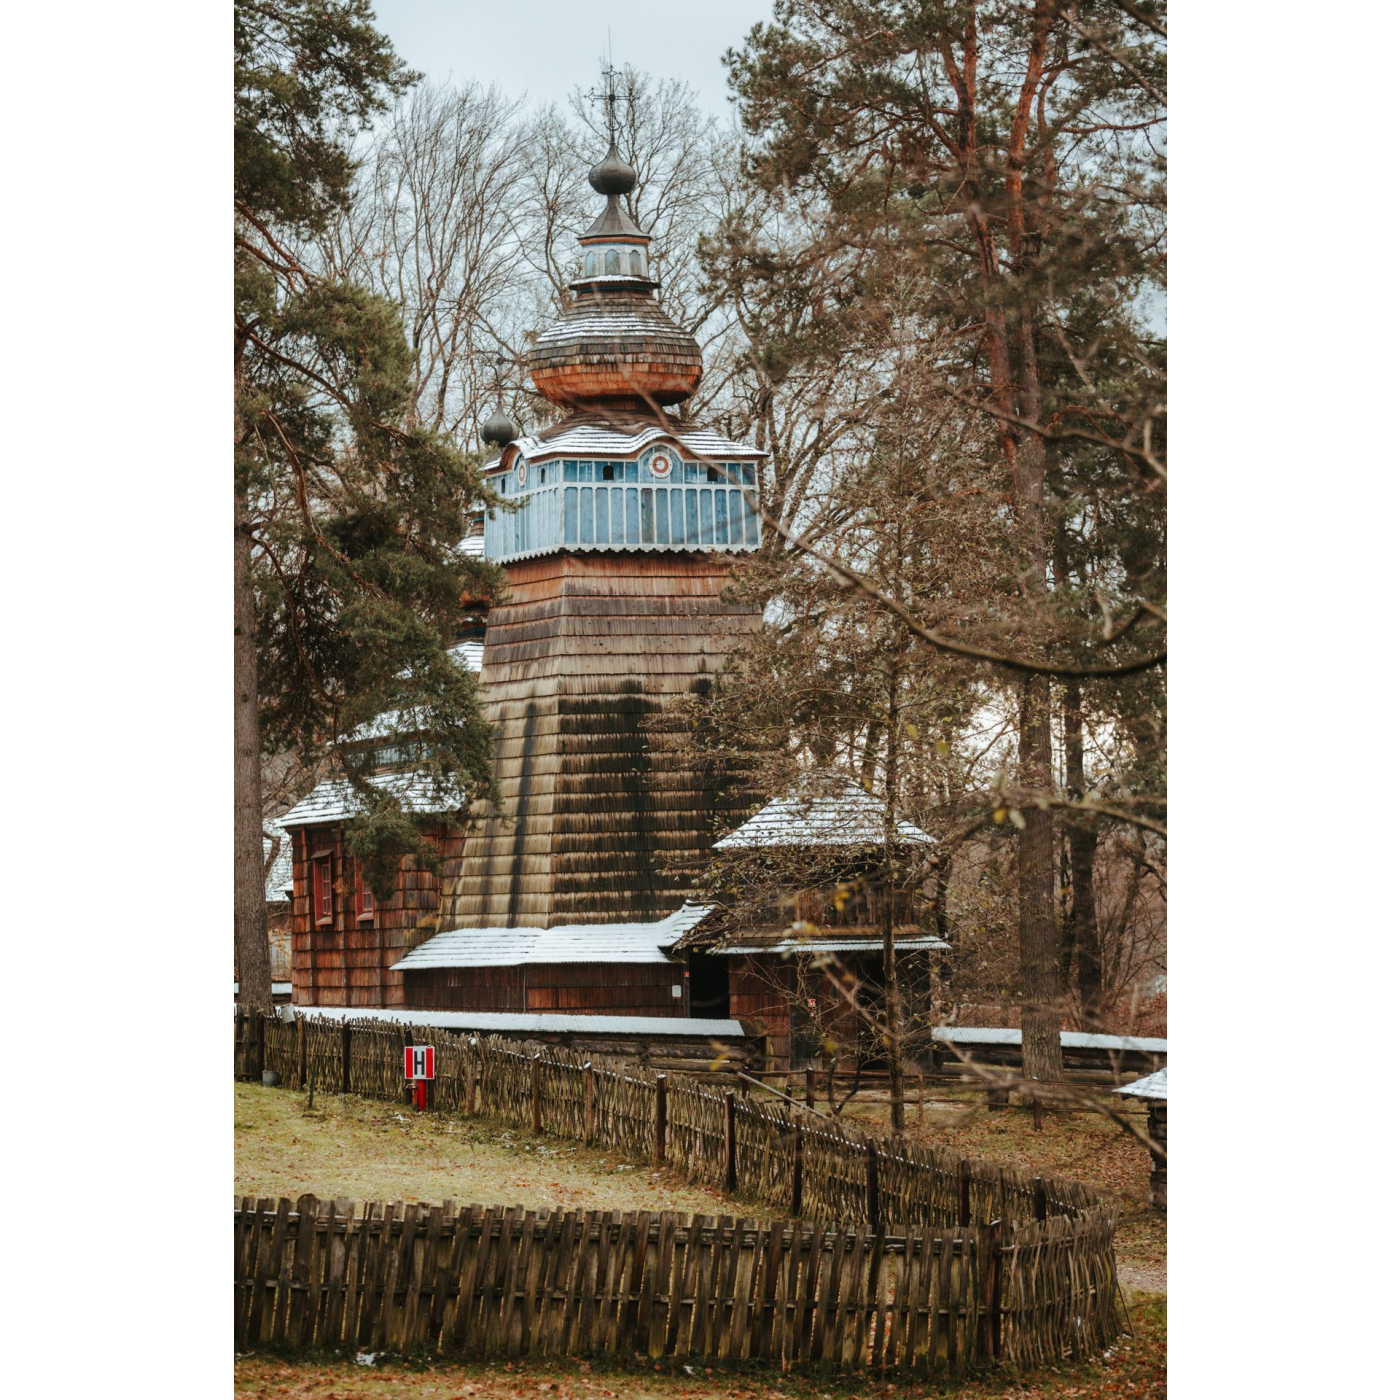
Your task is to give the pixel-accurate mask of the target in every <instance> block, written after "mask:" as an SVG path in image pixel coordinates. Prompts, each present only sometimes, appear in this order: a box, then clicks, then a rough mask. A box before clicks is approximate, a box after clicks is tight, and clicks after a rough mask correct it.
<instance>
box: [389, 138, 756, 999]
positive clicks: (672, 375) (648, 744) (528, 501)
mask: <svg viewBox="0 0 1400 1400" xmlns="http://www.w3.org/2000/svg"><path fill="white" fill-rule="evenodd" d="M589 182H590V183H591V185H592V186H593V188H594V189H595V190H596V191H597V192H598V193H599V194H600V195H602V196H604V198H605V201H606V202H605V205H604V208H603V210H602V212H601V213H600V214H599V215H598V218H597V219H596V220H595V221H594V223H593V224H592V226H591V227H590V228H589V229H588V231H587V232H586V233H584V234H583V235H582V236H581V237H580V239H579V243H580V245H581V247H582V249H583V275H582V276H581V277H580V278H579V279H578V280H577V281H575V282H573V283H571V284H570V290H571V291H572V293H573V300H572V302H571V304H570V305H569V306H568V307H567V308H566V309H565V310H564V313H563V315H562V316H561V317H560V319H559V320H558V321H557V322H556V323H555V324H554V325H552V326H550V327H549V328H548V329H546V330H545V331H543V332H542V333H541V334H540V335H539V337H538V338H537V339H536V341H535V343H534V345H533V347H532V348H531V349H530V351H529V353H528V355H527V356H526V365H527V367H528V369H529V372H530V374H531V377H532V378H533V381H534V384H535V387H536V388H537V389H538V390H539V392H540V393H541V394H543V395H544V396H545V397H546V398H547V399H549V400H550V401H551V402H553V403H555V404H557V405H559V406H560V407H561V408H563V409H565V410H566V411H567V416H566V417H564V419H563V420H562V421H561V422H559V423H558V424H557V425H555V426H553V427H551V428H548V429H546V430H544V431H542V432H540V433H539V434H538V435H536V436H517V435H516V431H515V428H514V425H513V424H510V423H509V422H508V421H498V420H497V419H493V420H492V421H491V422H490V423H489V424H487V425H486V428H485V435H486V436H487V437H488V440H489V441H490V442H491V445H492V446H493V447H494V448H497V449H499V455H497V456H496V457H494V458H493V459H492V460H491V461H490V462H489V463H488V465H487V475H488V478H489V479H490V481H491V482H492V483H493V484H494V486H495V489H496V490H497V491H498V492H499V493H500V497H501V500H502V504H503V507H504V508H503V509H500V510H496V511H493V512H491V513H490V515H489V517H488V519H487V522H486V527H485V553H486V555H487V557H489V558H491V559H493V560H496V561H497V562H499V563H500V564H501V565H502V566H503V568H504V570H505V574H506V578H507V587H506V597H505V600H504V602H502V603H501V604H500V605H498V606H496V607H494V608H493V609H492V610H491V613H490V616H489V619H488V621H487V625H486V631H485V644H484V650H483V655H482V666H481V674H480V683H481V689H482V695H483V700H484V703H485V706H486V709H487V714H488V717H489V718H490V719H491V720H492V721H493V722H494V724H495V726H496V731H497V750H496V775H497V780H498V782H499V785H500V792H501V804H500V807H499V809H497V810H495V811H492V812H486V811H482V812H481V813H480V814H479V816H478V821H477V825H476V827H475V829H474V830H472V831H470V832H468V833H467V834H466V835H465V837H464V838H463V839H462V844H461V849H460V852H459V853H458V854H457V855H456V856H455V858H453V859H452V860H451V861H450V863H449V866H448V868H447V870H446V872H445V875H444V880H443V886H442V899H441V907H440V918H439V929H440V930H442V931H443V932H440V933H439V934H438V936H437V937H436V938H434V939H433V940H431V943H430V944H429V945H427V947H425V948H424V949H423V950H422V951H421V952H419V953H417V954H416V955H414V956H411V957H410V958H408V959H407V960H406V962H405V964H404V971H405V972H408V971H409V970H410V969H418V968H422V969H423V970H424V971H427V970H428V968H429V967H430V965H431V958H432V954H431V953H430V952H429V949H430V948H432V947H433V946H434V945H439V946H445V945H443V944H442V940H443V939H444V937H445V934H446V933H447V932H448V931H458V932H457V933H456V934H455V937H453V938H452V939H451V942H452V943H453V944H455V945H458V946H463V947H465V946H469V945H470V943H471V937H470V931H471V930H473V929H479V930H483V931H484V930H488V929H490V930H506V929H512V928H521V929H529V928H534V929H553V928H558V927H560V926H575V925H595V924H598V925H601V924H607V925H613V926H616V925H635V924H649V923H651V922H653V921H657V920H663V919H665V918H667V917H668V916H670V915H673V914H675V913H676V912H677V911H678V909H679V908H680V907H681V905H682V904H683V903H684V901H685V899H686V896H687V895H688V893H689V892H690V891H689V888H688V881H687V879H686V877H685V874H684V871H685V870H686V869H687V868H690V869H693V868H694V867H695V866H696V865H697V864H698V863H699V862H700V860H701V859H702V858H703V856H704V854H705V853H706V852H708V850H709V847H710V845H711V843H712V842H713V841H714V840H715V838H716V836H717V835H719V834H722V833H723V832H724V831H726V830H728V829H729V828H730V827H732V826H733V825H735V824H736V823H737V821H738V820H739V819H740V817H741V815H742V813H741V811H740V810H739V809H738V807H737V806H736V805H735V799H732V798H728V797H726V795H725V794H724V793H723V792H721V791H718V790H716V789H715V788H713V787H708V788H707V786H706V782H705V781H704V780H702V779H701V778H699V777H696V776H694V775H692V774H689V773H687V772H685V771H682V770H680V769H679V767H678V766H677V765H676V764H674V763H668V762H667V757H666V755H665V754H664V752H658V745H657V740H658V735H657V732H656V727H655V726H656V722H657V718H658V716H660V715H661V714H662V712H663V709H664V707H665V705H666V703H667V702H668V701H669V700H671V699H673V698H674V697H677V696H682V695H685V694H687V693H692V692H695V691H697V690H699V689H702V688H704V687H705V686H706V685H707V684H708V682H709V680H710V678H712V677H713V675H714V674H715V672H716V671H717V670H718V669H719V667H720V666H721V664H722V663H723V660H724V656H725V653H726V652H727V651H728V649H729V648H730V647H731V646H732V645H733V642H734V640H735V639H736V637H737V636H739V635H740V634H741V633H742V632H743V631H744V630H745V629H748V628H751V627H753V626H755V625H756V624H757V621H758V618H757V615H756V614H755V612H754V611H753V610H752V609H751V608H749V607H747V606H744V605H741V604H738V603H735V602H731V601H728V600H726V599H725V598H724V596H723V593H724V588H725V584H726V582H727V580H728V577H729V573H730V569H731V567H732V565H733V562H734V558H735V556H736V555H739V554H743V553H746V552H749V551H752V550H755V549H756V548H757V547H758V545H759V539H760V530H759V525H760V522H759V518H758V516H757V515H756V513H755V512H754V511H753V509H752V508H751V507H750V505H749V502H748V500H747V499H746V497H745V488H748V489H749V491H750V492H752V491H754V490H756V487H757V480H758V467H759V464H760V462H761V461H762V459H763V456H764V454H763V453H761V452H759V451H758V450H756V449H755V448H753V447H750V446H746V445H744V444H742V443H737V442H730V441H728V440H726V439H725V438H723V437H722V436H720V435H719V434H717V433H715V432H712V431H709V430H707V429H705V428H702V427H700V426H697V425H695V424H694V423H691V422H689V421H688V420H686V419H685V418H684V417H683V416H682V415H681V414H679V413H677V412H676V411H675V410H676V407H677V406H678V405H682V404H684V403H685V401H686V400H687V399H688V398H689V397H690V396H691V395H692V394H693V393H694V391H695V389H696V387H697V385H698V384H699V382H700V375H701V368H702V366H701V356H700V348H699V346H698V345H697V344H696V342H695V339H694V337H693V336H692V335H690V334H689V333H688V332H686V331H685V330H683V329H681V328H680V327H679V326H677V325H676V324H675V323H674V322H673V321H671V320H670V318H669V317H667V316H666V314H665V313H664V312H663V311H662V309H661V307H660V305H659V304H658V303H657V300H656V296H655V293H656V290H657V287H658V283H657V282H655V281H654V280H653V279H652V276H651V267H650V262H649V244H650V239H649V238H648V237H647V235H646V234H644V233H643V232H642V231H641V230H640V229H639V228H638V227H637V225H636V224H635V223H634V222H633V220H632V219H631V218H630V217H629V216H628V214H627V211H626V208H625V206H624V204H623V202H622V200H623V197H624V196H625V195H626V194H627V193H628V192H629V191H630V190H631V189H632V188H633V186H634V185H635V183H636V177H635V174H634V173H633V171H632V170H631V168H630V167H629V166H628V165H627V164H625V163H624V162H623V160H622V159H621V157H620V156H619V154H618V151H617V146H616V143H615V142H612V143H610V145H609V148H608V152H607V155H606V156H605V157H604V159H603V160H602V161H601V162H600V163H599V164H598V165H597V166H595V167H594V168H593V170H592V171H591V172H590V174H589ZM663 749H664V745H663ZM731 808H732V810H731ZM600 932H601V930H600ZM607 956H608V955H607V953H606V952H605V951H600V957H602V958H604V959H606V957H607ZM415 1000H416V998H413V997H410V1002H409V1004H410V1005H411V1004H413V1003H414V1001H415ZM420 1004H422V1003H420ZM668 1009H670V1008H668ZM675 1009H676V1010H679V1007H677V1008H675Z"/></svg>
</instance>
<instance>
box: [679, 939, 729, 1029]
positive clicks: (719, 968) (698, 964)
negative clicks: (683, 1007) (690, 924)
mask: <svg viewBox="0 0 1400 1400" xmlns="http://www.w3.org/2000/svg"><path fill="white" fill-rule="evenodd" d="M686 964H687V968H688V970H689V972H690V1014H691V1015H692V1016H703V1017H713V1018H714V1019H716V1020H724V1019H725V1018H726V1017H728V1015H729V959H728V958H726V957H720V956H717V955H716V954H714V953H700V952H696V951H694V950H693V949H692V950H691V952H689V953H688V954H687V955H686Z"/></svg>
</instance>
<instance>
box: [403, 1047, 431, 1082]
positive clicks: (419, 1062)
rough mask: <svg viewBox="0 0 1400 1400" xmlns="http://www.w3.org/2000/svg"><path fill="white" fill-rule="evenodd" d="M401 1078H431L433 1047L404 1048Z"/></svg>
mask: <svg viewBox="0 0 1400 1400" xmlns="http://www.w3.org/2000/svg"><path fill="white" fill-rule="evenodd" d="M403 1077H404V1078H405V1079H431V1078H433V1047H432V1046H431V1045H405V1046H404V1048H403Z"/></svg>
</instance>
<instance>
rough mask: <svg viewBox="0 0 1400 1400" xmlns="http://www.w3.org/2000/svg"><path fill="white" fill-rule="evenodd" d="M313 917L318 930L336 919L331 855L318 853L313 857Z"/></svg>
mask: <svg viewBox="0 0 1400 1400" xmlns="http://www.w3.org/2000/svg"><path fill="white" fill-rule="evenodd" d="M311 917H312V919H313V920H314V922H315V924H316V927H317V928H326V927H328V926H329V925H330V924H331V923H332V922H333V921H334V919H335V893H334V888H333V886H332V884H331V853H330V852H329V851H317V852H316V854H315V855H314V856H312V857H311Z"/></svg>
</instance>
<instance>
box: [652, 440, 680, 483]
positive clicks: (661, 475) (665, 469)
mask: <svg viewBox="0 0 1400 1400" xmlns="http://www.w3.org/2000/svg"><path fill="white" fill-rule="evenodd" d="M645 461H646V468H647V472H648V473H649V474H650V475H651V476H652V477H654V478H655V479H656V480H657V481H665V480H666V479H667V478H668V477H670V476H671V475H672V474H675V473H679V472H680V467H681V463H680V458H679V457H677V456H676V454H675V453H674V452H672V451H671V450H670V449H669V448H666V447H654V448H652V450H651V451H650V452H649V453H648V454H647V456H646V458H645Z"/></svg>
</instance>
